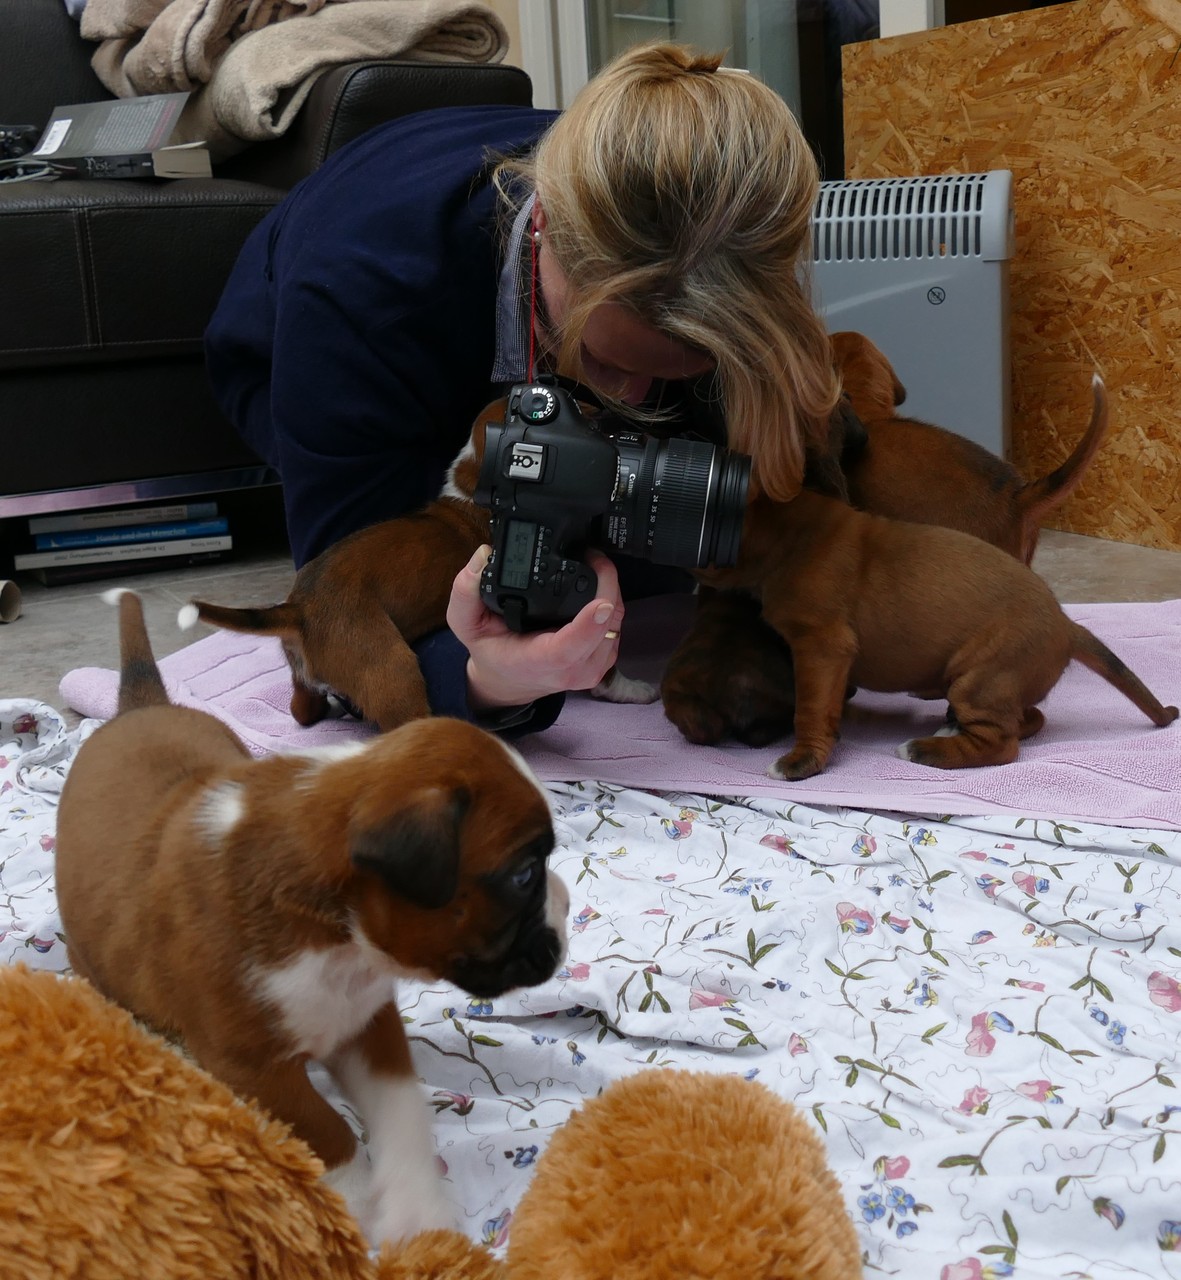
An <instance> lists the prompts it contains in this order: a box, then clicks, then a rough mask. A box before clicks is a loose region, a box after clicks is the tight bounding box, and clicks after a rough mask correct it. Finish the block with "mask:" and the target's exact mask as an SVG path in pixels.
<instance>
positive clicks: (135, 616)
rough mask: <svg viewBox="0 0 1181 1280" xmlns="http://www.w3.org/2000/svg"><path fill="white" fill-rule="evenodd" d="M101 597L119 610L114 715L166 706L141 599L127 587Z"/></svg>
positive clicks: (166, 695) (166, 698)
mask: <svg viewBox="0 0 1181 1280" xmlns="http://www.w3.org/2000/svg"><path fill="white" fill-rule="evenodd" d="M102 598H103V599H104V600H105V601H106V602H107V604H113V605H117V606H118V609H119V703H118V706H117V707H116V710H115V714H116V715H120V716H121V715H122V714H123V713H124V712H125V711H133V710H135V709H136V708H137V707H156V706H167V705H168V694H167V693H166V692H165V690H164V681H163V680H162V679H161V678H160V668H159V667H157V666H156V657H155V654H153V653H152V645H151V642H150V641H149V640H148V629H147V627H146V626H145V625H144V607H143V602H142V601H141V600H140V598H139V596H137V595H136V594H135V592H134V591H129V590H128V589H127V588H126V587H114V588H112V589H111V590H110V591H104V592H103V595H102Z"/></svg>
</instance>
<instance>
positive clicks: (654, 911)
mask: <svg viewBox="0 0 1181 1280" xmlns="http://www.w3.org/2000/svg"><path fill="white" fill-rule="evenodd" d="M640 914H641V915H645V916H666V915H668V912H667V911H665V909H664V908H663V907H649V908H648V910H647V911H642V912H641V913H640Z"/></svg>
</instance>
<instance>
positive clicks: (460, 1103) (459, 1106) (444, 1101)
mask: <svg viewBox="0 0 1181 1280" xmlns="http://www.w3.org/2000/svg"><path fill="white" fill-rule="evenodd" d="M431 1102H432V1104H433V1105H434V1108H435V1111H436V1112H441V1111H446V1110H447V1109H448V1108H451V1109H452V1110H453V1111H454V1112H455V1114H456V1115H460V1116H466V1115H467V1114H468V1113H469V1112H470V1111H471V1109H472V1108H473V1107H474V1106H475V1105H476V1100H475V1098H473V1097H472V1095H471V1094H470V1093H454V1092H453V1091H452V1090H450V1089H436V1090H435V1091H434V1093H433V1094H432V1095H431Z"/></svg>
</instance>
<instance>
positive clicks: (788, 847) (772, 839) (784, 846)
mask: <svg viewBox="0 0 1181 1280" xmlns="http://www.w3.org/2000/svg"><path fill="white" fill-rule="evenodd" d="M759 844H761V845H763V846H764V847H765V848H767V849H774V850H775V852H776V853H794V852H795V850H794V849H793V848H792V843H791V841H790V840H789V839H788V838H787V837H786V836H764V837H763V838H762V839H761V840H760V841H759Z"/></svg>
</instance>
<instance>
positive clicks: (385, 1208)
mask: <svg viewBox="0 0 1181 1280" xmlns="http://www.w3.org/2000/svg"><path fill="white" fill-rule="evenodd" d="M361 1225H362V1228H363V1229H364V1231H365V1235H366V1236H367V1237H368V1239H369V1243H370V1244H372V1245H373V1246H374V1247H375V1248H376V1247H377V1246H380V1245H383V1244H387V1243H394V1242H396V1241H398V1240H407V1239H409V1238H410V1237H411V1236H416V1235H418V1233H419V1232H420V1231H454V1230H457V1229H458V1226H459V1218H458V1215H457V1214H456V1212H455V1209H454V1208H453V1206H452V1204H451V1202H450V1201H449V1200H448V1199H447V1196H446V1194H445V1193H444V1191H443V1186H442V1183H441V1182H439V1180H438V1179H436V1178H433V1177H430V1178H424V1179H423V1180H422V1181H421V1182H418V1183H417V1184H415V1183H412V1182H410V1181H409V1180H408V1179H407V1180H404V1181H401V1185H399V1186H397V1187H387V1188H386V1189H385V1190H384V1191H382V1192H381V1193H380V1194H379V1195H377V1196H375V1197H374V1198H373V1201H372V1203H371V1207H370V1211H369V1212H368V1213H367V1214H366V1215H365V1216H364V1217H363V1218H362V1220H361Z"/></svg>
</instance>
